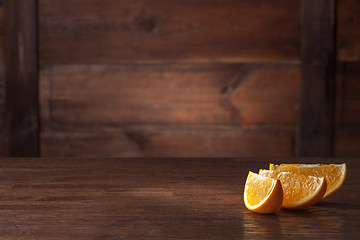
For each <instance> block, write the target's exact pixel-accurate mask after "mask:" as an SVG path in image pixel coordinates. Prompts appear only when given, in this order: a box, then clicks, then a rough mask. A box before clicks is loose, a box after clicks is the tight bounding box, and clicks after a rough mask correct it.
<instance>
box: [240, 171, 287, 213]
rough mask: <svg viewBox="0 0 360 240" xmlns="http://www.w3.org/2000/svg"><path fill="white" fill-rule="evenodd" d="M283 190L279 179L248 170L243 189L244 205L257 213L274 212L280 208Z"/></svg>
mask: <svg viewBox="0 0 360 240" xmlns="http://www.w3.org/2000/svg"><path fill="white" fill-rule="evenodd" d="M282 202H283V190H282V187H281V183H280V181H279V180H275V179H272V178H268V177H263V176H260V175H258V174H256V173H253V172H249V174H248V176H247V179H246V183H245V189H244V203H245V206H246V207H247V208H248V209H249V210H251V211H254V212H258V213H275V212H278V211H279V210H280V208H281V205H282Z"/></svg>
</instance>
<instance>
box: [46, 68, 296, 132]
mask: <svg viewBox="0 0 360 240" xmlns="http://www.w3.org/2000/svg"><path fill="white" fill-rule="evenodd" d="M234 79H235V80H234ZM236 82H238V84H237V83H236ZM234 84H235V85H234ZM80 89H81V90H80ZM298 89H299V68H298V65H283V64H264V65H256V66H254V65H251V64H250V65H249V64H245V65H241V64H240V65H239V64H230V65H229V64H200V65H185V64H181V65H173V64H171V65H119V66H109V65H72V66H61V65H57V66H48V67H43V69H42V70H41V74H40V103H41V106H42V108H41V120H42V124H43V127H44V128H45V129H46V128H50V129H57V130H64V129H79V128H83V129H92V128H94V127H113V126H115V127H116V126H117V127H118V126H123V125H129V124H130V125H131V124H157V125H161V124H177V125H183V126H184V125H186V126H189V125H236V126H240V127H244V128H247V127H249V126H252V125H259V124H261V125H289V126H292V125H294V124H295V123H296V120H297V111H298V110H297V106H298V101H299V100H298V97H299V92H298Z"/></svg>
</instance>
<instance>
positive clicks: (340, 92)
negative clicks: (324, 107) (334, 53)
mask: <svg viewBox="0 0 360 240" xmlns="http://www.w3.org/2000/svg"><path fill="white" fill-rule="evenodd" d="M359 78H360V62H342V63H339V64H338V68H337V88H336V90H337V100H336V111H337V125H340V126H348V125H351V126H354V125H355V126H356V125H357V126H359V125H360V96H359V92H360V81H359Z"/></svg>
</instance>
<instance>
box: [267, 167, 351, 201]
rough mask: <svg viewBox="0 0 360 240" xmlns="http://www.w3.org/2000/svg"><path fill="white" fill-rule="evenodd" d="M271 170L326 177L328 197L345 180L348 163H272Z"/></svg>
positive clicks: (326, 194) (326, 195) (325, 196)
mask: <svg viewBox="0 0 360 240" xmlns="http://www.w3.org/2000/svg"><path fill="white" fill-rule="evenodd" d="M269 169H270V170H276V171H281V172H292V173H297V174H304V175H310V176H314V177H324V178H325V180H326V183H327V189H326V193H325V195H324V196H323V199H324V198H327V197H329V196H331V195H332V194H334V193H335V192H336V191H337V190H339V188H340V187H341V186H342V184H343V183H344V181H345V177H346V164H345V163H343V164H280V165H275V164H270V168H269Z"/></svg>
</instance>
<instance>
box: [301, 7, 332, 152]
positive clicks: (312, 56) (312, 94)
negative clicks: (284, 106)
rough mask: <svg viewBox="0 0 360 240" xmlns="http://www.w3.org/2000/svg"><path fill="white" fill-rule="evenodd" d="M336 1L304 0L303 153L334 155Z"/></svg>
mask: <svg viewBox="0 0 360 240" xmlns="http://www.w3.org/2000/svg"><path fill="white" fill-rule="evenodd" d="M334 8H335V1H333V0H331V1H328V0H319V1H312V0H302V1H301V23H302V31H301V54H300V55H301V64H300V66H301V85H302V86H301V94H300V96H301V97H300V114H299V116H300V117H299V142H298V146H299V149H298V151H299V156H301V157H331V156H332V155H333V135H334V119H335V115H334V112H335V78H334V74H335V70H334V67H335V29H334V22H335V19H334V16H335V9H334Z"/></svg>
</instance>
